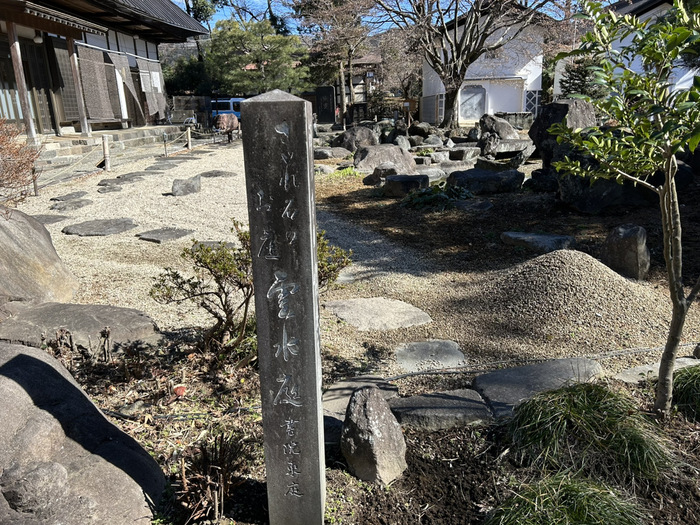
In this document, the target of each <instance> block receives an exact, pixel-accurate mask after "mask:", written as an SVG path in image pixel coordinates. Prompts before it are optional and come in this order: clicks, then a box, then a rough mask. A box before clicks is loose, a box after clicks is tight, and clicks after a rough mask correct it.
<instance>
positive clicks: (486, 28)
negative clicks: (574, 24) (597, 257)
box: [377, 0, 571, 128]
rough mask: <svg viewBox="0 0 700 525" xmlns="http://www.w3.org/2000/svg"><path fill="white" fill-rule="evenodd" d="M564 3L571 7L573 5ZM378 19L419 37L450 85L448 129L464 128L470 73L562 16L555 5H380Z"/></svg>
mask: <svg viewBox="0 0 700 525" xmlns="http://www.w3.org/2000/svg"><path fill="white" fill-rule="evenodd" d="M564 3H568V4H571V2H570V1H569V2H566V1H564ZM377 5H378V7H379V10H378V13H377V16H378V17H380V18H383V19H384V20H385V21H386V22H388V23H391V24H393V25H394V26H397V27H400V28H404V29H406V30H409V31H413V32H414V35H413V36H414V38H415V39H416V41H417V42H418V43H419V46H420V49H421V51H422V52H423V56H424V58H425V60H426V61H427V63H428V64H429V65H430V66H431V67H432V68H433V70H435V72H436V73H437V75H438V76H439V77H440V80H441V81H442V83H443V84H444V86H445V117H444V120H443V121H442V123H441V126H442V127H447V128H453V127H457V126H458V107H457V102H458V94H459V90H460V88H461V86H462V83H463V82H464V78H465V76H466V74H467V69H468V68H469V66H470V65H472V64H473V63H474V62H476V60H477V59H478V58H479V57H481V56H482V55H484V54H486V53H488V52H495V51H497V50H499V49H500V48H502V47H503V46H505V45H506V44H508V43H509V42H511V41H513V40H514V39H516V38H519V37H522V36H523V34H524V32H525V31H526V29H527V28H528V27H530V26H531V25H532V24H534V23H536V22H538V21H540V20H543V19H545V14H546V13H552V12H554V11H558V7H559V2H558V1H551V0H377Z"/></svg>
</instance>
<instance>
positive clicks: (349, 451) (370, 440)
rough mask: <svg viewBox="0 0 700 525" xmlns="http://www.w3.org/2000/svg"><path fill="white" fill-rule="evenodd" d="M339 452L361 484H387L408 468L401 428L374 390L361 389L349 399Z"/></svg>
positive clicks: (380, 396) (377, 391) (371, 388)
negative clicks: (365, 482) (361, 481)
mask: <svg viewBox="0 0 700 525" xmlns="http://www.w3.org/2000/svg"><path fill="white" fill-rule="evenodd" d="M340 449H341V451H342V453H343V456H344V457H345V460H346V461H347V463H348V467H349V469H350V472H352V473H353V474H354V475H355V476H357V477H358V478H359V479H361V480H363V481H368V482H371V483H381V484H383V485H388V484H389V483H391V482H392V481H394V480H395V479H396V478H398V477H399V476H400V475H401V474H402V473H403V471H404V470H406V468H407V467H408V465H407V464H406V441H405V440H404V437H403V434H402V433H401V425H399V423H398V421H396V418H395V417H394V415H393V414H392V413H391V409H390V408H389V405H388V403H387V402H386V401H385V400H384V396H383V395H382V394H381V392H379V390H378V389H377V388H375V387H372V386H368V387H363V388H360V389H359V390H356V391H355V393H354V394H353V395H352V397H351V398H350V403H349V404H348V409H347V412H346V414H345V421H344V422H343V430H342V433H341V437H340Z"/></svg>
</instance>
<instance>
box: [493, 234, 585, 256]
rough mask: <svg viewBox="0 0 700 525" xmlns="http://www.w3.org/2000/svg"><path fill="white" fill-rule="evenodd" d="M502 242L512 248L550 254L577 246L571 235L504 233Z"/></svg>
mask: <svg viewBox="0 0 700 525" xmlns="http://www.w3.org/2000/svg"><path fill="white" fill-rule="evenodd" d="M501 242H503V244H508V245H510V246H522V247H524V248H528V249H530V250H533V251H536V252H540V253H549V252H553V251H555V250H566V249H568V248H571V247H573V246H574V244H576V239H574V238H573V237H571V236H570V235H548V234H545V233H523V232H503V233H502V234H501Z"/></svg>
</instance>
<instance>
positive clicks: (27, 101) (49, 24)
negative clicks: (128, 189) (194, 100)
mask: <svg viewBox="0 0 700 525" xmlns="http://www.w3.org/2000/svg"><path fill="white" fill-rule="evenodd" d="M205 33H207V30H206V29H205V28H204V27H203V26H202V25H200V24H199V23H198V22H197V21H196V20H194V19H193V18H191V17H189V16H188V15H187V14H186V13H185V12H184V11H183V10H182V9H180V8H179V7H178V6H177V5H175V4H174V3H172V2H171V1H170V0H32V1H28V0H0V119H5V120H6V121H8V122H13V123H16V124H17V125H19V126H20V127H22V128H23V130H24V132H25V134H26V136H27V140H28V142H30V143H35V142H37V141H38V140H39V138H40V137H41V136H42V135H59V136H60V135H64V134H74V133H77V132H80V133H81V134H82V135H83V136H90V135H91V133H92V130H93V129H96V130H97V129H105V128H127V127H136V126H144V125H148V124H154V123H158V122H159V121H161V120H162V119H164V118H165V112H166V99H165V93H164V84H163V74H162V71H161V67H160V62H159V60H158V44H159V43H161V42H184V41H185V40H187V39H188V38H189V37H192V36H197V35H201V34H205Z"/></svg>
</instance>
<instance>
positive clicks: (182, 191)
mask: <svg viewBox="0 0 700 525" xmlns="http://www.w3.org/2000/svg"><path fill="white" fill-rule="evenodd" d="M200 191H202V179H201V177H200V176H199V175H195V176H194V177H190V178H189V179H175V180H173V187H172V191H171V194H172V195H173V196H174V197H184V196H185V195H191V194H193V193H199V192H200Z"/></svg>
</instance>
